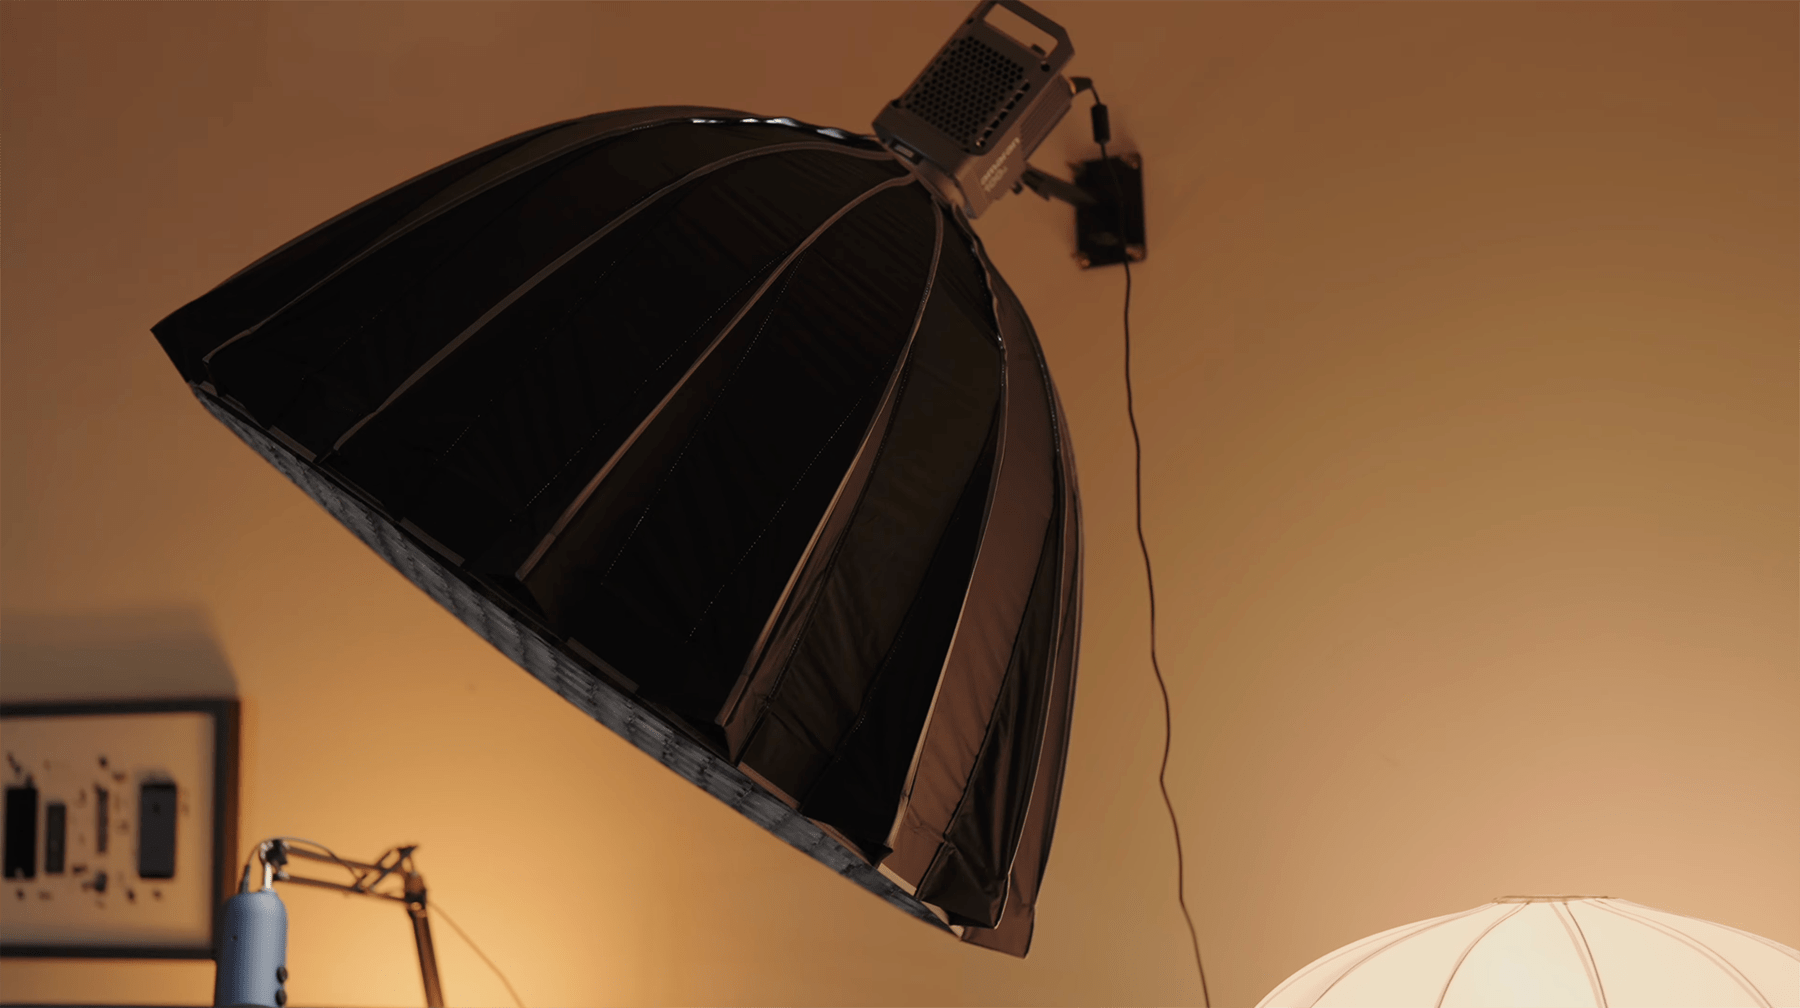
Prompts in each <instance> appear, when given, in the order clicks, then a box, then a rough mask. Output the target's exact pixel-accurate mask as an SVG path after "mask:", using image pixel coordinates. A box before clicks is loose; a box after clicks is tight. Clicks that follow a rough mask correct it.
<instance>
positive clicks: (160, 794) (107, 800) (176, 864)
mask: <svg viewBox="0 0 1800 1008" xmlns="http://www.w3.org/2000/svg"><path fill="white" fill-rule="evenodd" d="M0 752H3V754H4V759H5V764H4V766H0V776H3V777H4V779H5V790H6V805H5V850H4V869H5V870H4V879H0V883H3V886H4V887H3V888H0V905H3V906H4V909H3V910H0V955H5V956H46V957H59V958H105V959H210V958H212V957H213V935H214V934H215V932H216V927H217V919H218V915H219V908H220V905H221V903H222V902H223V900H224V898H225V896H226V894H227V893H228V892H229V891H230V889H229V887H230V886H232V885H233V884H234V882H235V879H233V878H232V877H231V876H232V874H233V872H232V868H233V864H234V859H235V856H236V854H235V852H236V848H237V786H238V781H237V774H238V702H237V701H236V700H144V701H106V702H95V703H28V704H4V705H0Z"/></svg>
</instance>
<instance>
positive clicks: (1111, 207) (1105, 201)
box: [1069, 154, 1149, 269]
mask: <svg viewBox="0 0 1800 1008" xmlns="http://www.w3.org/2000/svg"><path fill="white" fill-rule="evenodd" d="M1069 167H1070V169H1072V170H1073V171H1074V173H1075V185H1076V187H1077V188H1079V189H1080V190H1081V191H1082V192H1085V193H1087V194H1088V195H1089V196H1091V197H1093V200H1094V202H1093V203H1092V204H1088V205H1083V206H1077V207H1076V208H1075V249H1076V251H1075V261H1076V262H1077V263H1080V264H1081V268H1082V269H1091V268H1093V267H1095V266H1110V265H1113V264H1114V263H1122V262H1125V261H1127V260H1129V261H1131V262H1142V261H1143V259H1144V257H1145V255H1147V254H1148V249H1149V246H1148V245H1147V244H1146V242H1145V239H1144V162H1143V160H1142V159H1141V158H1139V157H1138V156H1137V155H1136V154H1124V155H1121V156H1119V157H1109V158H1095V159H1094V160H1092V161H1082V162H1080V163H1078V164H1071V165H1070V166H1069Z"/></svg>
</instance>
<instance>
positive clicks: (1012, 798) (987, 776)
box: [918, 467, 1063, 928]
mask: <svg viewBox="0 0 1800 1008" xmlns="http://www.w3.org/2000/svg"><path fill="white" fill-rule="evenodd" d="M1058 469H1059V471H1058V473H1057V475H1058V480H1057V482H1058V484H1060V483H1061V479H1060V476H1061V473H1060V467H1058ZM1056 493H1057V500H1056V505H1055V510H1054V512H1053V513H1052V515H1051V518H1050V525H1049V528H1048V529H1046V531H1045V536H1044V546H1043V550H1042V552H1041V553H1040V554H1039V558H1038V567H1037V574H1036V576H1035V577H1034V579H1033V580H1032V585H1031V595H1030V598H1029V601H1027V603H1026V605H1025V614H1024V617H1023V618H1022V619H1021V620H1020V626H1019V636H1018V639H1017V641H1016V642H1015V644H1014V646H1013V652H1012V660H1011V662H1010V663H1009V664H1008V666H1007V670H1006V679H1005V681H1004V682H1003V683H1002V684H1001V687H1000V696H999V699H998V700H997V701H996V703H995V705H994V713H993V717H992V719H991V720H990V721H989V722H988V733H987V737H986V738H985V739H984V740H983V742H982V746H981V754H980V755H979V756H978V757H977V758H976V761H975V767H974V770H973V772H972V773H971V774H970V775H969V785H968V789H967V791H965V792H964V794H963V800H962V804H961V805H959V806H958V808H957V810H956V814H955V816H954V817H952V819H951V821H950V828H949V829H947V830H945V831H944V844H943V846H942V847H941V848H939V851H938V856H937V857H936V859H934V860H933V861H932V864H931V867H930V868H929V869H928V870H927V871H926V873H925V876H924V877H923V878H921V879H920V880H919V889H918V894H919V898H920V899H922V900H924V901H925V902H927V903H933V904H936V905H937V906H940V907H943V908H944V910H945V912H947V913H948V914H949V915H950V922H951V923H953V924H965V925H973V926H976V927H985V928H991V927H993V926H994V925H996V924H997V923H999V921H1000V913H1001V909H1002V908H1003V906H1004V904H1005V902H1006V893H1007V877H1008V874H1009V873H1010V871H1011V869H1012V859H1013V853H1014V851H1015V850H1017V848H1018V844H1019V835H1020V830H1021V829H1022V827H1023V826H1024V823H1025V814H1026V812H1027V810H1028V808H1029V805H1030V800H1031V792H1032V785H1033V783H1034V780H1035V778H1036V775H1037V761H1038V756H1039V753H1040V751H1041V749H1042V743H1043V734H1044V716H1045V709H1046V707H1047V706H1048V704H1049V699H1050V687H1051V673H1052V668H1051V661H1052V658H1053V651H1054V648H1055V644H1056V623H1057V616H1058V615H1059V614H1058V608H1059V607H1058V597H1057V596H1058V591H1057V589H1058V586H1059V584H1060V581H1061V574H1062V544H1063V543H1062V540H1063V516H1062V511H1063V506H1062V499H1061V497H1062V494H1061V487H1060V485H1059V486H1058V487H1057V491H1056Z"/></svg>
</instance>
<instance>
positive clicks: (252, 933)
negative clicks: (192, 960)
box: [213, 855, 288, 1008]
mask: <svg viewBox="0 0 1800 1008" xmlns="http://www.w3.org/2000/svg"><path fill="white" fill-rule="evenodd" d="M277 856H279V855H277ZM253 870H254V866H253V865H245V866H244V881H243V885H242V886H241V887H240V888H239V889H238V892H237V894H236V895H234V896H232V897H231V898H230V899H228V900H226V901H225V914H224V922H223V924H222V925H221V926H220V928H219V950H218V973H217V974H216V976H215V979H214V982H213V1004H215V1005H260V1006H264V1008H282V1006H283V1005H286V1004H287V990H286V988H285V987H284V986H283V985H284V984H286V983H287V975H288V973H287V907H285V906H283V905H282V903H281V897H280V896H277V895H275V878H274V874H275V866H274V865H273V864H272V863H270V860H269V859H268V858H267V857H266V856H265V859H264V861H263V887H262V888H261V889H256V890H253V889H251V888H250V884H251V877H252V875H251V873H252V871H253Z"/></svg>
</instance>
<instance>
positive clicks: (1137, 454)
mask: <svg viewBox="0 0 1800 1008" xmlns="http://www.w3.org/2000/svg"><path fill="white" fill-rule="evenodd" d="M1073 82H1074V84H1075V90H1076V92H1077V93H1079V92H1082V91H1092V92H1093V93H1094V107H1093V109H1092V111H1091V113H1090V114H1091V116H1092V120H1093V126H1094V142H1095V143H1097V144H1099V145H1100V164H1101V166H1102V167H1104V168H1105V169H1106V172H1107V175H1108V177H1110V178H1111V179H1112V183H1113V195H1114V196H1115V197H1117V199H1118V208H1119V212H1120V214H1121V219H1120V220H1119V221H1118V231H1119V234H1118V239H1119V243H1120V244H1121V245H1125V244H1126V237H1127V236H1126V234H1125V233H1124V232H1125V222H1124V220H1123V217H1122V215H1123V214H1124V212H1125V190H1124V188H1123V187H1122V186H1120V185H1119V174H1118V171H1117V169H1116V168H1115V167H1114V166H1113V163H1112V161H1111V159H1110V158H1109V156H1108V155H1107V153H1106V142H1107V141H1108V140H1111V139H1112V124H1111V123H1110V122H1109V120H1108V117H1107V112H1106V106H1105V105H1104V104H1102V103H1101V101H1100V92H1099V90H1098V89H1096V88H1095V87H1094V82H1093V81H1092V80H1090V79H1088V78H1086V77H1076V78H1073ZM1124 264H1125V417H1126V419H1127V420H1129V421H1130V422H1131V446H1132V454H1133V458H1134V460H1135V466H1136V468H1135V469H1134V470H1133V473H1132V476H1133V479H1132V487H1133V495H1132V498H1133V501H1134V503H1135V504H1136V508H1137V538H1138V551H1139V552H1140V553H1142V554H1143V556H1144V585H1145V587H1146V588H1147V589H1148V590H1149V594H1150V668H1151V670H1152V671H1153V672H1155V673H1156V688H1157V689H1158V690H1161V691H1162V704H1163V754H1162V766H1161V768H1159V769H1158V770H1157V772H1156V786H1157V787H1159V788H1161V789H1162V799H1163V807H1164V808H1166V809H1168V810H1169V827H1170V828H1171V829H1172V830H1174V832H1175V901H1176V902H1177V903H1180V904H1181V917H1182V919H1183V920H1185V921H1187V929H1188V940H1189V941H1190V942H1191V943H1192V944H1193V946H1194V968H1195V969H1197V970H1198V971H1199V973H1200V999H1201V1001H1202V1003H1204V1004H1205V1005H1206V1008H1212V993H1211V991H1210V990H1209V989H1208V988H1207V984H1206V964H1205V962H1203V961H1202V960H1201V958H1200V936H1199V934H1198V933H1196V932H1195V930H1194V917H1193V915H1192V914H1190V913H1189V912H1188V905H1187V864H1186V861H1185V859H1184V858H1183V857H1182V853H1181V820H1179V819H1178V818H1176V816H1175V803H1174V802H1173V801H1172V800H1170V798H1169V784H1168V779H1167V778H1168V773H1169V749H1170V744H1171V743H1172V741H1173V739H1174V719H1173V716H1172V715H1171V713H1170V706H1169V686H1168V683H1166V682H1164V681H1163V674H1162V663H1161V662H1159V661H1158V660H1157V657H1156V578H1155V577H1154V576H1153V575H1152V574H1151V571H1150V546H1149V544H1148V543H1147V542H1146V541H1145V539H1144V442H1143V439H1142V438H1140V437H1139V436H1138V424H1137V405H1136V402H1135V400H1134V398H1133V396H1132V389H1131V255H1130V253H1129V249H1128V250H1127V254H1126V256H1125V261H1124Z"/></svg>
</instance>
